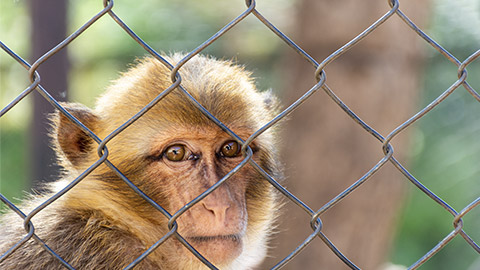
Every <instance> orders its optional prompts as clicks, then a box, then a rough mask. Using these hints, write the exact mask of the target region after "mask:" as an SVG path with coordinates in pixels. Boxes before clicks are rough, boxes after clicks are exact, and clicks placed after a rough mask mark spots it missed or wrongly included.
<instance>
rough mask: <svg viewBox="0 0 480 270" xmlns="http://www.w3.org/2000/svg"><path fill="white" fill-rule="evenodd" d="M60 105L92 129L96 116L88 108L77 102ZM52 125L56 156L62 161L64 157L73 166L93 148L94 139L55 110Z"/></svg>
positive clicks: (96, 119)
mask: <svg viewBox="0 0 480 270" xmlns="http://www.w3.org/2000/svg"><path fill="white" fill-rule="evenodd" d="M61 105H62V106H63V107H64V108H65V109H66V110H67V111H68V112H69V113H70V114H72V115H73V116H75V118H77V119H78V120H79V121H80V122H82V123H83V124H84V125H85V126H86V127H87V128H88V129H90V130H92V131H94V129H95V127H96V126H97V123H98V117H97V116H96V115H95V114H94V113H93V112H92V111H91V110H90V109H89V108H87V107H85V106H84V105H81V104H77V103H62V104H61ZM53 126H54V130H53V134H52V137H53V139H54V144H55V147H56V148H57V149H56V151H57V154H58V155H59V156H58V157H59V158H60V160H62V161H63V160H65V158H66V159H67V160H68V161H69V162H70V163H71V164H72V165H73V166H74V167H76V166H78V165H79V164H80V163H81V161H82V160H83V159H84V158H86V157H87V154H88V152H89V151H91V150H92V149H93V144H94V140H93V139H92V138H91V137H90V136H88V135H87V133H85V132H84V131H83V130H81V129H80V127H78V126H77V125H76V124H75V123H73V122H72V121H70V120H69V119H68V118H67V117H66V116H65V115H64V114H63V113H61V112H59V111H57V112H55V116H54V117H53Z"/></svg>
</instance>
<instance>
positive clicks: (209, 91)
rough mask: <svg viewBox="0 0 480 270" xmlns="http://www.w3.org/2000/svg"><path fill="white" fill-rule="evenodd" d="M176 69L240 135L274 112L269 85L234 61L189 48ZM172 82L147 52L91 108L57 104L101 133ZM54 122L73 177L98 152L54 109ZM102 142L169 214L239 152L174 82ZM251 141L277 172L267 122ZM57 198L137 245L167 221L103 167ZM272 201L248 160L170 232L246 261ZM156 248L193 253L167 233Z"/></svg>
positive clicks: (261, 235) (264, 228)
mask: <svg viewBox="0 0 480 270" xmlns="http://www.w3.org/2000/svg"><path fill="white" fill-rule="evenodd" d="M182 57H183V56H182V55H178V54H176V55H173V56H170V57H166V59H167V60H168V61H169V62H170V63H172V64H175V63H177V62H178V61H179V60H180V59H181V58H182ZM179 73H180V75H181V78H182V82H181V84H182V86H183V87H184V88H185V89H186V90H187V91H188V92H189V93H190V94H191V95H192V96H193V97H194V98H195V99H196V100H197V101H198V102H199V103H200V104H202V106H203V107H204V108H206V109H207V110H208V111H209V112H210V113H212V114H213V115H214V116H215V117H216V118H218V119H219V120H220V121H221V122H222V123H224V124H225V125H226V126H227V127H228V128H229V129H230V130H232V131H233V132H234V133H235V134H237V135H238V136H239V137H240V138H242V139H243V140H245V139H247V138H248V137H249V136H250V135H251V134H253V133H254V132H255V131H256V130H258V129H259V128H260V127H261V126H262V125H264V124H265V123H267V122H268V121H269V120H271V119H272V118H273V117H274V114H275V112H276V105H277V104H276V99H275V98H274V97H272V96H271V94H270V93H268V92H263V93H262V92H258V91H257V90H256V88H255V85H254V82H253V80H252V78H251V77H250V74H249V73H248V72H246V71H245V70H244V69H243V68H242V67H239V66H236V65H234V64H232V63H231V62H227V61H218V60H215V59H212V58H207V57H203V56H196V57H194V58H193V59H192V60H191V61H188V62H187V63H186V64H185V65H184V66H183V67H182V68H181V69H180V71H179ZM171 84H172V82H171V79H170V70H169V69H168V68H167V67H165V66H164V65H163V64H162V63H160V62H159V61H157V60H155V59H151V58H146V59H144V60H141V61H140V62H139V63H138V64H137V65H136V66H135V67H132V68H131V69H130V70H129V71H127V72H126V73H124V74H123V75H122V76H121V78H120V79H118V80H117V81H116V82H114V83H113V84H112V85H111V86H110V87H109V88H108V90H107V91H106V93H105V94H104V95H103V96H102V97H101V98H100V99H99V100H98V102H97V105H96V108H95V109H94V110H90V109H88V108H86V107H84V106H82V105H78V104H64V105H65V107H66V109H67V110H68V111H69V112H70V113H71V114H73V115H74V116H75V117H76V118H77V119H78V120H80V121H81V122H82V123H83V124H85V125H86V126H87V127H88V128H89V129H91V130H92V131H93V132H94V133H95V134H96V135H97V136H99V137H100V138H101V139H103V138H105V137H107V136H108V135H109V134H110V133H111V132H113V131H114V130H115V129H117V128H118V127H119V126H120V125H122V124H123V123H124V122H126V121H127V120H128V119H129V118H130V117H132V116H133V115H134V114H135V113H137V112H138V111H140V110H141V109H142V108H143V107H144V106H145V105H147V104H148V103H149V102H150V101H151V100H153V99H154V98H155V97H156V96H157V95H159V94H160V93H162V91H164V90H165V89H167V88H168V87H169V86H170V85H171ZM54 130H55V132H54V137H55V140H56V142H55V146H56V150H57V153H58V156H59V160H60V163H61V165H62V166H63V167H65V168H66V170H67V171H68V172H70V174H71V175H72V176H77V175H78V174H79V173H80V172H82V171H83V170H85V169H86V168H88V167H89V166H91V164H93V163H94V162H95V161H96V160H98V158H99V157H98V154H97V147H98V144H97V143H96V142H95V141H94V140H93V139H91V138H90V137H89V136H87V134H85V133H84V132H83V131H81V130H80V129H79V128H78V127H77V126H76V125H74V124H73V123H71V122H70V121H69V120H68V119H67V118H66V117H65V116H63V115H62V114H58V116H57V117H56V120H55V129H54ZM106 146H107V148H108V151H109V155H108V160H109V161H111V162H112V163H113V164H114V165H115V166H116V167H117V168H118V169H119V170H120V171H121V172H122V173H123V174H124V175H125V176H127V177H128V178H129V179H130V180H131V181H132V182H133V183H134V184H135V185H136V186H137V187H139V188H140V190H142V191H143V192H145V193H146V194H147V195H148V196H149V197H150V198H152V199H153V200H155V201H156V202H157V203H158V204H159V205H160V206H162V207H164V208H165V209H166V210H167V211H168V212H169V213H170V214H172V215H173V214H174V213H175V212H177V211H179V210H180V209H182V207H184V206H185V205H186V204H188V203H189V202H191V201H192V200H193V199H195V198H196V197H197V196H199V195H200V194H201V193H202V192H204V191H205V190H207V189H208V188H209V187H211V186H212V185H214V184H215V183H217V182H218V181H219V180H220V179H222V177H224V176H225V175H226V174H227V173H229V172H230V171H231V170H232V169H234V168H235V166H237V165H238V164H239V163H240V162H241V161H242V160H243V159H244V158H245V157H244V156H243V155H242V153H241V151H240V149H241V145H240V143H239V142H237V141H236V140H235V139H234V138H233V137H232V136H230V135H228V134H227V133H225V132H224V131H223V130H222V129H221V128H219V127H218V126H217V125H216V124H214V123H213V122H212V121H211V120H209V119H208V118H207V117H206V116H205V115H204V114H203V113H201V111H200V110H198V109H197V108H195V106H194V105H193V103H192V102H191V101H190V100H188V99H187V97H186V96H185V95H184V93H182V92H181V91H180V90H179V89H175V90H173V92H171V93H169V94H168V95H166V96H165V97H164V98H163V99H162V100H160V101H159V102H158V103H157V104H156V105H155V106H154V107H153V108H152V109H151V110H149V111H148V112H147V113H146V114H145V115H143V116H142V117H141V118H140V119H139V120H137V121H136V122H134V123H133V124H132V125H130V126H129V127H128V128H126V129H125V130H124V131H122V132H120V133H119V134H118V135H117V136H115V137H113V139H112V140H111V141H110V142H108V143H107V145H106ZM249 146H250V148H251V149H252V151H253V158H252V159H253V160H254V161H255V162H257V163H258V164H259V165H260V166H261V167H262V168H263V169H264V170H266V171H267V172H268V173H269V174H271V175H273V176H274V177H280V173H279V171H278V167H279V166H277V163H278V161H277V149H276V141H275V135H274V132H273V131H272V130H267V131H266V132H265V133H264V134H262V135H260V136H259V137H258V138H257V139H255V140H254V141H253V142H252V143H251V144H250V145H249ZM65 200H66V202H67V205H69V207H71V208H74V209H78V211H83V210H92V209H93V210H95V211H101V212H102V213H103V215H104V216H105V217H106V218H107V219H109V220H110V222H111V224H113V225H112V226H116V227H119V228H120V229H122V230H126V231H128V232H131V233H132V234H133V235H135V236H136V237H138V238H139V239H140V240H141V241H142V243H145V249H146V248H148V247H149V246H150V245H152V244H153V243H155V242H156V241H157V240H158V239H160V238H161V237H162V236H163V235H164V234H165V233H166V232H167V231H168V227H167V225H166V224H167V221H168V219H167V218H166V217H165V216H163V215H162V214H161V213H160V212H159V211H157V210H155V209H154V208H153V207H152V206H151V205H150V204H149V203H147V202H146V201H145V200H144V199H142V198H141V197H140V196H138V195H137V194H136V193H135V192H133V191H132V190H131V189H130V188H129V187H127V185H126V184H125V183H124V182H123V181H122V180H121V179H120V178H119V177H118V176H117V174H116V173H114V172H113V171H112V170H111V169H110V168H108V167H107V166H105V165H101V166H100V167H98V168H97V169H95V170H94V171H93V172H92V173H91V174H90V175H89V176H88V177H87V178H86V179H85V180H83V181H82V182H81V183H80V184H79V185H78V186H77V187H75V188H74V189H72V190H71V192H69V193H67V194H66V199H65ZM277 201H278V200H277V199H276V197H275V194H274V190H273V187H272V186H271V185H270V184H269V183H268V182H267V181H266V179H264V178H263V177H262V176H261V175H260V174H259V173H258V172H257V171H256V170H255V169H254V168H253V167H252V166H251V165H249V164H248V165H247V166H245V167H243V168H242V169H240V170H239V171H238V172H237V173H235V174H234V175H233V176H232V177H231V178H229V179H228V180H227V181H225V182H224V183H222V184H221V185H220V186H219V187H218V188H217V189H216V190H215V191H214V192H213V193H211V194H209V195H208V196H207V197H205V198H204V199H203V200H201V201H200V202H199V203H197V204H195V205H194V206H193V207H192V208H190V209H189V210H188V211H186V212H185V213H184V214H182V215H180V217H179V218H178V219H177V223H178V233H179V234H180V235H181V236H182V237H183V238H185V239H186V240H187V241H188V242H189V243H190V244H191V245H192V246H193V247H194V248H195V249H197V250H198V251H199V252H200V253H201V254H202V255H204V256H205V257H206V258H207V259H208V260H209V261H211V262H213V263H214V264H216V265H219V266H224V265H229V266H231V267H232V268H235V264H236V263H237V262H238V263H240V264H244V263H245V261H249V262H250V264H249V265H251V266H252V265H255V264H257V263H258V262H259V261H261V259H262V258H263V257H264V255H265V249H266V244H265V243H266V241H267V238H268V235H269V234H270V232H271V229H272V222H273V220H274V218H275V211H276V209H277V207H278V202H277ZM164 246H165V248H164ZM179 251H180V252H182V253H179ZM156 252H157V253H158V254H160V255H158V256H162V257H168V256H173V257H178V256H179V255H178V254H185V256H183V257H184V258H185V260H184V261H185V262H184V263H185V264H195V263H196V261H197V259H195V258H194V257H193V255H192V254H191V253H190V252H189V251H188V250H187V249H186V248H184V247H183V246H182V245H181V244H180V243H179V242H178V241H177V240H175V239H174V238H172V239H169V240H167V242H165V243H164V244H163V245H161V246H160V247H159V248H158V250H157V251H156ZM169 254H171V255H169ZM151 256H153V257H154V256H155V253H153V254H152V255H151ZM247 265H248V263H247Z"/></svg>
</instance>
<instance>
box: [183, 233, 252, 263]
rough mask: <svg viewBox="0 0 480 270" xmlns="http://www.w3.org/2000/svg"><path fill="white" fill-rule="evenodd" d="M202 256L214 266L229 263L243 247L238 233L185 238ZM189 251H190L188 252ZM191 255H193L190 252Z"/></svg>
mask: <svg viewBox="0 0 480 270" xmlns="http://www.w3.org/2000/svg"><path fill="white" fill-rule="evenodd" d="M186 240H187V241H188V242H189V243H190V244H191V245H192V246H193V247H194V248H195V249H196V250H197V251H198V252H200V254H202V256H204V257H205V259H207V260H208V261H209V262H211V263H213V264H214V265H216V266H219V265H222V264H226V263H230V262H231V261H233V260H234V259H235V258H237V257H238V256H239V255H240V254H241V253H242V249H243V242H242V239H241V237H240V236H238V235H233V234H231V235H217V236H194V237H187V239H186ZM189 253H190V252H189ZM192 256H194V255H193V254H192Z"/></svg>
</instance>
